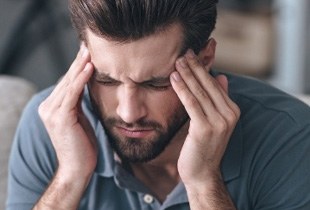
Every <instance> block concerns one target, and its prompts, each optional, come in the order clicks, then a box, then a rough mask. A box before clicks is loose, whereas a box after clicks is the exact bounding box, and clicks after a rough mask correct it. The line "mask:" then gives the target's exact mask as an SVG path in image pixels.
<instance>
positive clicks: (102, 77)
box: [94, 68, 117, 81]
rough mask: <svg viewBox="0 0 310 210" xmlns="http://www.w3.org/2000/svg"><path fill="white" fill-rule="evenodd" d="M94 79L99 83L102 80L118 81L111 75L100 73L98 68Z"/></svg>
mask: <svg viewBox="0 0 310 210" xmlns="http://www.w3.org/2000/svg"><path fill="white" fill-rule="evenodd" d="M94 78H95V79H96V80H98V81H101V80H112V81H117V80H116V79H113V78H112V77H110V75H109V74H106V73H103V72H99V71H98V70H97V69H96V68H95V71H94Z"/></svg>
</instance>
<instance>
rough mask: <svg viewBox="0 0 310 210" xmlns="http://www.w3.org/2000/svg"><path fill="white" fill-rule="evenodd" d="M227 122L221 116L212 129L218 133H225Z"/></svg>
mask: <svg viewBox="0 0 310 210" xmlns="http://www.w3.org/2000/svg"><path fill="white" fill-rule="evenodd" d="M228 127H229V126H228V123H227V122H226V121H225V120H224V118H223V117H219V118H218V119H217V120H216V122H215V125H214V130H215V131H216V133H218V134H225V133H226V132H227V130H228Z"/></svg>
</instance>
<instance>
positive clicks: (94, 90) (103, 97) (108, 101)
mask: <svg viewBox="0 0 310 210" xmlns="http://www.w3.org/2000/svg"><path fill="white" fill-rule="evenodd" d="M88 88H89V91H90V93H91V96H92V98H93V100H95V102H96V104H97V106H99V107H97V108H98V109H99V110H100V111H101V112H102V113H113V108H114V109H115V107H116V105H117V102H116V97H115V93H114V91H113V90H111V89H108V88H105V87H103V86H101V85H99V84H96V83H92V84H89V85H88Z"/></svg>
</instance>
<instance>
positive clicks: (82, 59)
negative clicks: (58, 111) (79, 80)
mask: <svg viewBox="0 0 310 210" xmlns="http://www.w3.org/2000/svg"><path fill="white" fill-rule="evenodd" d="M89 59H90V55H89V51H88V49H87V48H86V47H85V46H84V47H83V46H81V49H80V51H79V52H78V54H77V56H76V59H75V60H74V61H73V63H72V64H71V66H70V68H69V70H68V72H67V73H66V74H65V76H64V77H63V78H62V79H61V80H60V82H59V83H58V84H57V85H56V87H55V89H54V90H53V92H52V93H51V95H50V96H49V98H48V100H49V101H50V102H51V103H53V104H54V106H55V107H56V108H57V107H59V106H60V105H61V103H62V100H63V98H64V96H65V95H66V92H67V86H68V85H69V84H70V83H71V82H72V81H74V79H75V77H76V76H77V75H78V74H79V73H80V72H81V71H82V70H83V69H84V68H85V65H86V63H87V62H88V61H89Z"/></svg>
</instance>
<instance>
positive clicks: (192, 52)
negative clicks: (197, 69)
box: [186, 49, 196, 58]
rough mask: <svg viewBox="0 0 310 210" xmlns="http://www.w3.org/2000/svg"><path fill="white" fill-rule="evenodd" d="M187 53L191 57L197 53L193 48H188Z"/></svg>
mask: <svg viewBox="0 0 310 210" xmlns="http://www.w3.org/2000/svg"><path fill="white" fill-rule="evenodd" d="M186 55H187V56H188V57H189V58H194V57H195V56H196V55H195V53H194V51H193V50H192V49H188V50H187V52H186Z"/></svg>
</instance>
